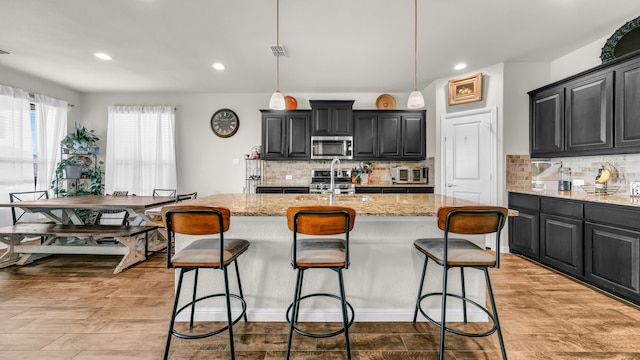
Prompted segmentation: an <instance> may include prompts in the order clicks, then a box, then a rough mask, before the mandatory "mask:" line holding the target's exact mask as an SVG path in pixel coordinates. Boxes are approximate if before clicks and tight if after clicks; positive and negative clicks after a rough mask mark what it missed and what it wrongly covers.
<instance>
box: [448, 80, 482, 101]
mask: <svg viewBox="0 0 640 360" xmlns="http://www.w3.org/2000/svg"><path fill="white" fill-rule="evenodd" d="M481 100H482V73H477V74H475V75H473V76H469V77H466V78H462V79H456V80H449V105H458V104H465V103H469V102H474V101H481Z"/></svg>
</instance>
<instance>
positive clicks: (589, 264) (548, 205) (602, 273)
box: [509, 193, 640, 305]
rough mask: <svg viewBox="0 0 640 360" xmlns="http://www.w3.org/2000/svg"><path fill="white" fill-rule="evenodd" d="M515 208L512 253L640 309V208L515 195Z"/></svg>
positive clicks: (512, 202) (511, 200)
mask: <svg viewBox="0 0 640 360" xmlns="http://www.w3.org/2000/svg"><path fill="white" fill-rule="evenodd" d="M509 208H511V209H514V210H518V212H519V214H520V215H519V216H517V217H510V218H509V247H510V251H511V252H513V253H516V254H520V255H523V256H525V257H527V258H530V259H532V260H534V261H537V262H540V263H542V264H545V265H547V266H550V267H552V268H554V269H557V270H558V271H560V272H562V273H565V274H567V275H570V276H572V277H574V278H576V279H578V280H580V281H584V282H586V283H588V284H590V285H593V286H595V287H598V288H600V289H602V290H603V291H605V292H608V293H610V294H613V295H615V296H618V297H620V298H622V299H625V300H627V301H630V302H633V303H635V304H638V305H640V222H639V221H638V219H640V207H635V206H623V205H614V204H606V203H601V202H591V201H574V200H569V199H562V198H554V197H548V196H537V195H530V194H520V193H510V194H509ZM537 223H538V224H537ZM536 229H537V230H536ZM536 249H538V250H539V251H536Z"/></svg>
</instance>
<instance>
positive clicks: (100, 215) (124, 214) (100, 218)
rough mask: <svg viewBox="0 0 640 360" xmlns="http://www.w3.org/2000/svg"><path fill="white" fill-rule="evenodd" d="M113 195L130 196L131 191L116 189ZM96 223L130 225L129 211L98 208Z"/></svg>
mask: <svg viewBox="0 0 640 360" xmlns="http://www.w3.org/2000/svg"><path fill="white" fill-rule="evenodd" d="M107 196H109V195H107ZM111 196H129V191H127V190H115V191H113V192H112V193H111ZM95 224H97V225H128V224H129V212H128V211H127V210H126V209H102V210H98V211H97V215H96V220H95Z"/></svg>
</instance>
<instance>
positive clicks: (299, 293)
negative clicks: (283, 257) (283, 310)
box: [293, 268, 305, 324]
mask: <svg viewBox="0 0 640 360" xmlns="http://www.w3.org/2000/svg"><path fill="white" fill-rule="evenodd" d="M304 270H305V269H303V268H301V269H300V272H301V274H300V287H299V288H298V301H300V298H301V297H302V284H303V283H304ZM299 318H300V311H299V309H298V311H297V312H296V317H295V318H293V319H294V322H293V323H294V324H297V323H298V320H299Z"/></svg>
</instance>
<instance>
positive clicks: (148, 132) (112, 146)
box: [105, 105, 177, 195]
mask: <svg viewBox="0 0 640 360" xmlns="http://www.w3.org/2000/svg"><path fill="white" fill-rule="evenodd" d="M108 112H109V123H108V125H107V153H106V159H105V193H107V194H111V193H113V191H116V190H126V191H129V194H137V195H151V194H152V192H153V189H155V188H162V189H175V188H177V175H176V155H175V108H174V107H173V106H134V105H132V106H123V105H119V106H109V107H108Z"/></svg>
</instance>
